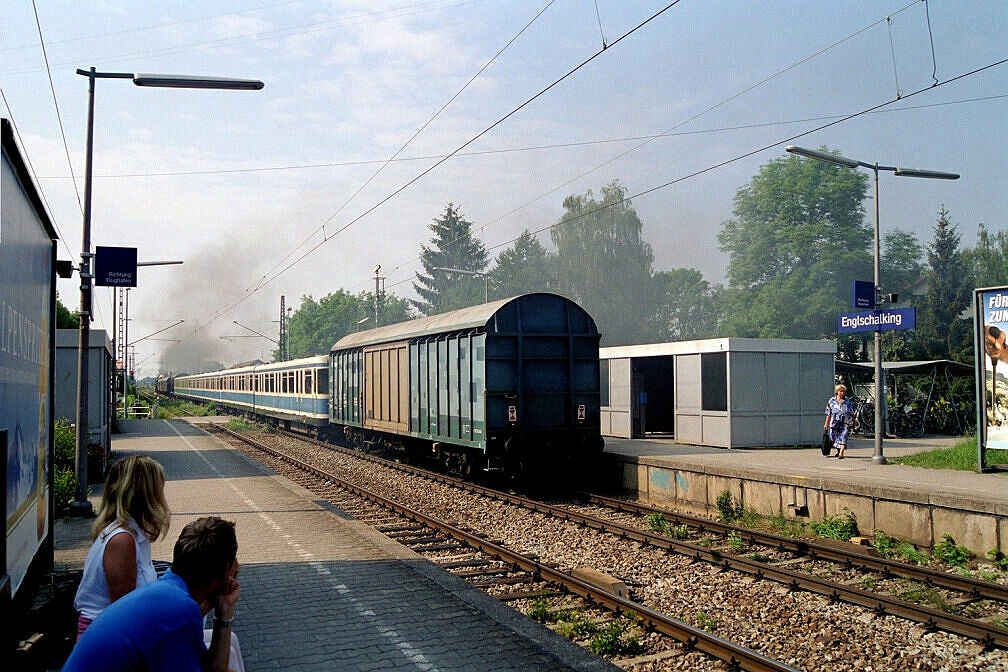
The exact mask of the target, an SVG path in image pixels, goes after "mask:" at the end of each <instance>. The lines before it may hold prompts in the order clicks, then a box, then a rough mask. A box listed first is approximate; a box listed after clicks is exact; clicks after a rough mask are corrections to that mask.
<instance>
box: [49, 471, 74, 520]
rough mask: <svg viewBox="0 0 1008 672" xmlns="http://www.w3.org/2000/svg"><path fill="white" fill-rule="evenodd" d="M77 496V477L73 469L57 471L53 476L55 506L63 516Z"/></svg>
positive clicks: (57, 511)
mask: <svg viewBox="0 0 1008 672" xmlns="http://www.w3.org/2000/svg"><path fill="white" fill-rule="evenodd" d="M76 494H77V476H76V475H75V474H74V470H73V469H57V470H56V473H55V474H54V475H53V504H54V505H55V507H56V513H57V514H62V513H63V512H64V511H66V510H67V508H68V504H69V503H70V502H71V501H73V498H74V496H75V495H76Z"/></svg>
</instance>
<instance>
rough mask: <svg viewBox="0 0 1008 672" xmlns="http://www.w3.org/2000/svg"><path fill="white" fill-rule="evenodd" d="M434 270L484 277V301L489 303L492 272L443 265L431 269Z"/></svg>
mask: <svg viewBox="0 0 1008 672" xmlns="http://www.w3.org/2000/svg"><path fill="white" fill-rule="evenodd" d="M431 270H432V271H441V272H442V273H459V274H460V275H473V276H476V277H477V278H483V303H489V301H490V274H489V273H484V272H483V271H467V270H466V269H464V268H444V267H442V266H435V267H434V268H432V269H431Z"/></svg>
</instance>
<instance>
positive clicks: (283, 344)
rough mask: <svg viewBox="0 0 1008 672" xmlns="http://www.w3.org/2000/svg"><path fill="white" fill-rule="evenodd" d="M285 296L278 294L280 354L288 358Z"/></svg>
mask: <svg viewBox="0 0 1008 672" xmlns="http://www.w3.org/2000/svg"><path fill="white" fill-rule="evenodd" d="M285 299H286V297H284V296H283V295H281V296H280V347H279V350H280V356H281V357H282V358H284V359H290V349H289V348H288V347H287V310H286V308H284V301H285Z"/></svg>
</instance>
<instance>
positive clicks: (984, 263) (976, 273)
mask: <svg viewBox="0 0 1008 672" xmlns="http://www.w3.org/2000/svg"><path fill="white" fill-rule="evenodd" d="M964 259H965V260H966V262H967V264H968V265H969V268H970V275H971V276H972V278H973V286H974V287H995V286H999V285H1003V284H1005V282H1008V231H1003V230H1002V231H996V232H994V233H990V232H989V231H987V227H986V226H984V224H983V223H982V222H981V223H980V224H978V225H977V244H976V247H974V248H973V249H972V250H969V251H968V252H967V253H966V254H965V256H964Z"/></svg>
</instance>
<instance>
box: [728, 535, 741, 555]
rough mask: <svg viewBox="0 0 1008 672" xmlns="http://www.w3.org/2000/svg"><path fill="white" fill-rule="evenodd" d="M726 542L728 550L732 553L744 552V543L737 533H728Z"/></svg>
mask: <svg viewBox="0 0 1008 672" xmlns="http://www.w3.org/2000/svg"><path fill="white" fill-rule="evenodd" d="M727 541H728V548H730V549H731V551H732V553H741V552H742V551H744V550H745V542H744V541H742V535H741V534H739V533H738V532H729V533H728V537H727Z"/></svg>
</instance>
